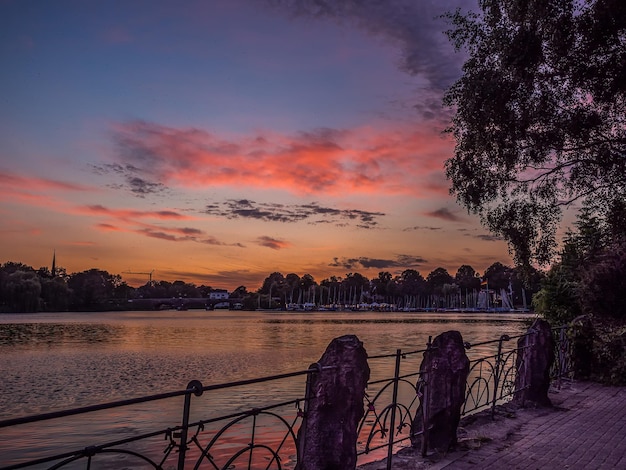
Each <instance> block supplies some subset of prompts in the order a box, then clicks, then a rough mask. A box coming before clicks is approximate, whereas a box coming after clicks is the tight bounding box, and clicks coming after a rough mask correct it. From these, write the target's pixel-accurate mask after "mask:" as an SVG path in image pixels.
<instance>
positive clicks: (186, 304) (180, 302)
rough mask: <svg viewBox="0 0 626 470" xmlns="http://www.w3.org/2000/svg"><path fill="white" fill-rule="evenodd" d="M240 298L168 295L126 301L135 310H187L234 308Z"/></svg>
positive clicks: (239, 302)
mask: <svg viewBox="0 0 626 470" xmlns="http://www.w3.org/2000/svg"><path fill="white" fill-rule="evenodd" d="M241 301H242V299H209V298H207V297H170V298H162V299H131V300H129V301H128V303H129V304H132V306H133V308H135V309H137V310H170V309H176V310H189V309H207V310H213V309H214V308H216V306H217V307H218V308H230V309H233V308H235V304H241Z"/></svg>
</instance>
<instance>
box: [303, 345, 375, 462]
mask: <svg viewBox="0 0 626 470" xmlns="http://www.w3.org/2000/svg"><path fill="white" fill-rule="evenodd" d="M318 365H319V366H318V369H319V372H317V373H312V374H311V375H310V376H309V383H308V387H307V397H306V400H307V402H306V407H305V417H304V420H303V422H302V426H301V427H300V430H299V431H298V449H299V451H298V464H297V466H296V469H297V470H350V469H354V468H356V442H357V428H358V425H359V421H360V420H361V418H362V417H363V414H364V409H363V399H364V397H365V388H366V386H367V381H368V380H369V376H370V369H369V366H368V364H367V353H366V351H365V348H363V343H362V342H361V341H359V339H358V338H357V337H356V336H354V335H346V336H341V337H339V338H335V339H334V340H332V341H331V343H330V344H329V345H328V347H327V348H326V351H325V352H324V354H323V355H322V358H321V359H320V361H319V362H318ZM327 368H328V369H327Z"/></svg>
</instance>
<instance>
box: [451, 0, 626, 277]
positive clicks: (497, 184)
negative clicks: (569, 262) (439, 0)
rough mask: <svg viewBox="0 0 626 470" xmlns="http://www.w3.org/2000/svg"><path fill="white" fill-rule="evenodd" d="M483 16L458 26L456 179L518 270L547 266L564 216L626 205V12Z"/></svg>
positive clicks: (558, 10)
mask: <svg viewBox="0 0 626 470" xmlns="http://www.w3.org/2000/svg"><path fill="white" fill-rule="evenodd" d="M480 7H481V12H480V14H474V13H470V14H467V15H462V14H461V13H460V12H459V11H457V12H456V13H450V14H448V15H447V19H448V20H449V22H450V23H451V29H450V31H448V36H449V38H450V40H451V41H452V42H453V44H454V45H455V46H456V47H457V49H465V50H466V51H467V53H468V55H469V58H468V59H467V61H466V62H465V65H464V68H463V76H462V77H461V78H460V79H459V80H458V81H457V82H456V83H455V84H454V85H453V86H452V87H451V88H450V90H449V91H448V92H447V94H446V96H445V104H446V105H448V106H450V107H452V108H453V110H454V112H455V115H454V118H453V123H452V126H451V127H450V128H449V132H450V133H451V134H452V135H453V136H454V138H455V140H456V147H455V153H454V156H453V157H452V158H450V159H449V160H448V161H447V162H446V174H447V177H448V178H449V179H450V181H451V184H452V187H451V192H452V193H453V194H455V195H456V197H457V199H458V201H459V202H460V203H461V204H463V205H464V206H465V207H467V209H468V210H469V211H470V212H473V213H476V214H478V215H480V217H481V220H482V222H483V223H484V224H485V225H486V226H487V227H488V228H489V229H490V230H491V231H492V232H493V233H495V234H498V235H501V236H502V237H504V238H505V239H506V240H507V242H508V243H509V246H510V248H511V249H512V251H513V254H514V258H515V261H516V264H518V265H523V266H528V265H529V264H530V263H531V261H533V260H534V261H537V262H539V263H540V264H544V263H547V262H549V261H550V260H551V258H552V256H553V255H554V252H555V249H556V246H557V245H556V239H555V233H556V229H557V228H558V226H559V223H560V218H561V207H562V206H563V205H568V204H570V203H572V202H573V201H576V200H577V199H581V198H582V199H588V200H590V201H591V200H592V201H593V202H594V204H595V205H596V208H603V209H604V210H605V212H606V211H608V208H609V205H610V204H611V201H614V200H621V201H624V200H626V197H625V196H626V158H624V157H625V155H626V126H624V115H625V114H626V81H625V80H624V79H623V77H624V73H625V71H626V70H625V69H624V63H626V62H625V61H626V49H625V48H624V35H625V34H626V2H623V1H621V0H589V1H587V2H579V1H577V0H507V1H504V0H493V1H484V2H480ZM622 214H626V212H622ZM625 220H626V219H621V223H623V222H624V221H625Z"/></svg>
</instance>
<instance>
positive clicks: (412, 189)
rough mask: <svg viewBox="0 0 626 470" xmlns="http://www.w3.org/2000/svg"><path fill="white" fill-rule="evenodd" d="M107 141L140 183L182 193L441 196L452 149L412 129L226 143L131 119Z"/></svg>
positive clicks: (274, 136)
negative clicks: (252, 190)
mask: <svg viewBox="0 0 626 470" xmlns="http://www.w3.org/2000/svg"><path fill="white" fill-rule="evenodd" d="M115 138H116V140H117V144H118V148H120V154H119V158H120V159H121V160H123V163H124V164H125V165H126V167H130V168H132V171H134V172H136V173H137V174H138V175H140V176H141V177H142V178H146V179H152V180H155V181H158V182H159V183H163V184H171V185H178V186H183V187H204V186H208V185H231V186H232V185H237V186H241V185H248V186H254V187H261V188H263V187H268V186H271V187H272V188H281V189H285V190H288V191H290V192H293V193H297V194H303V193H305V194H312V193H323V194H330V195H333V194H341V193H346V192H350V193H353V192H357V193H358V192H360V193H374V194H410V195H413V196H417V197H426V196H428V195H432V194H433V193H435V194H436V195H443V194H445V195H447V186H446V187H442V184H441V182H442V181H445V180H444V178H443V162H444V160H445V159H446V158H447V157H448V156H449V155H451V153H452V151H453V143H452V141H451V140H450V139H447V138H443V137H442V136H441V134H440V133H439V131H437V130H434V129H433V130H430V129H414V128H411V129H408V128H407V129H391V130H388V129H381V130H377V129H372V128H359V129H352V130H347V131H346V130H334V129H319V130H316V131H314V132H306V133H300V134H297V135H295V136H287V135H280V134H271V133H264V134H259V135H255V136H246V137H236V138H230V139H228V138H223V137H219V136H216V135H214V134H211V133H209V132H206V131H203V130H198V129H177V128H172V127H165V126H159V125H157V124H153V123H148V122H143V121H134V122H131V123H127V124H125V125H120V126H118V127H117V129H116V131H115ZM433 181H435V182H434V183H433Z"/></svg>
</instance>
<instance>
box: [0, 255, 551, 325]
mask: <svg viewBox="0 0 626 470" xmlns="http://www.w3.org/2000/svg"><path fill="white" fill-rule="evenodd" d="M541 279H542V274H541V273H540V272H539V271H536V272H535V273H534V274H533V276H531V277H530V278H528V277H526V278H525V280H526V284H525V287H524V284H523V279H522V276H521V273H520V271H519V270H517V269H516V268H511V267H508V266H506V265H503V264H502V263H499V262H497V263H494V264H492V265H491V266H490V267H489V268H487V270H486V271H485V272H484V273H483V274H482V275H480V274H479V273H478V272H476V271H475V270H474V269H473V268H472V267H471V266H468V265H463V266H461V267H459V269H458V270H457V272H456V274H455V275H454V276H452V275H451V274H449V273H448V271H447V270H446V269H444V268H437V269H435V270H433V271H432V272H430V273H429V274H428V275H427V276H426V277H423V276H422V275H421V274H420V273H419V272H418V271H417V270H415V269H407V270H405V271H403V272H402V273H401V274H399V275H396V276H393V275H392V274H391V273H389V272H387V271H382V272H380V273H379V275H378V277H376V278H374V279H371V280H370V279H368V278H367V277H365V276H363V275H361V274H359V273H348V274H346V276H345V277H343V278H342V277H337V276H331V277H329V278H326V279H324V280H322V281H321V282H319V283H318V282H316V281H315V279H314V277H313V276H312V275H310V274H304V275H303V276H299V275H298V274H295V273H290V274H287V275H286V276H285V275H283V274H281V273H279V272H274V273H271V274H270V275H269V276H267V277H266V278H265V280H264V281H263V284H262V285H261V287H259V288H258V289H257V290H256V291H253V292H250V291H248V289H247V287H245V286H239V287H237V288H236V289H235V290H233V291H232V292H230V293H229V297H230V298H231V299H237V301H238V302H240V303H241V304H242V305H243V308H245V309H246V310H254V309H256V308H286V306H287V305H288V304H292V303H298V304H303V303H311V304H317V305H323V304H332V303H339V302H341V303H343V304H352V303H372V302H378V303H389V304H396V305H400V306H403V305H404V306H406V305H413V306H421V307H426V306H428V307H432V308H442V307H458V308H462V307H464V306H465V305H464V304H465V301H466V300H465V299H467V295H468V294H469V293H471V292H476V291H478V290H480V288H481V280H486V281H487V282H488V283H489V288H490V289H492V290H494V291H499V290H500V289H505V290H507V291H508V292H511V293H512V294H513V295H512V297H513V298H512V300H513V302H515V303H516V304H519V305H521V304H522V302H523V299H522V295H523V294H522V292H523V293H524V294H525V295H527V296H528V298H527V299H526V300H527V301H528V303H529V304H530V301H531V296H532V294H533V293H534V292H537V291H538V290H539V288H540V287H541V285H540V283H541ZM523 289H524V290H523ZM216 290H221V289H215V288H212V287H210V286H205V285H201V286H196V285H195V284H193V283H186V282H183V281H174V282H168V281H152V280H151V281H149V282H147V283H146V284H145V285H143V286H140V287H137V288H135V287H132V286H129V285H128V284H127V283H126V282H125V281H123V280H122V277H121V276H120V275H119V274H111V273H109V272H107V271H103V270H100V269H96V268H93V269H88V270H86V271H81V272H77V273H71V274H68V273H67V272H66V270H65V269H64V268H55V272H54V273H52V272H51V270H50V269H49V268H47V267H41V268H39V269H34V268H33V267H31V266H28V265H25V264H22V263H19V262H13V261H9V262H6V263H4V264H3V265H1V266H0V311H2V312H17V313H20V312H38V311H50V312H52V311H55V312H56V311H104V310H128V309H135V308H136V305H137V304H136V303H135V304H134V305H133V303H132V302H129V300H134V299H154V298H161V299H163V298H208V297H209V296H210V293H211V292H213V291H216ZM418 303H419V305H417V304H418Z"/></svg>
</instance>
